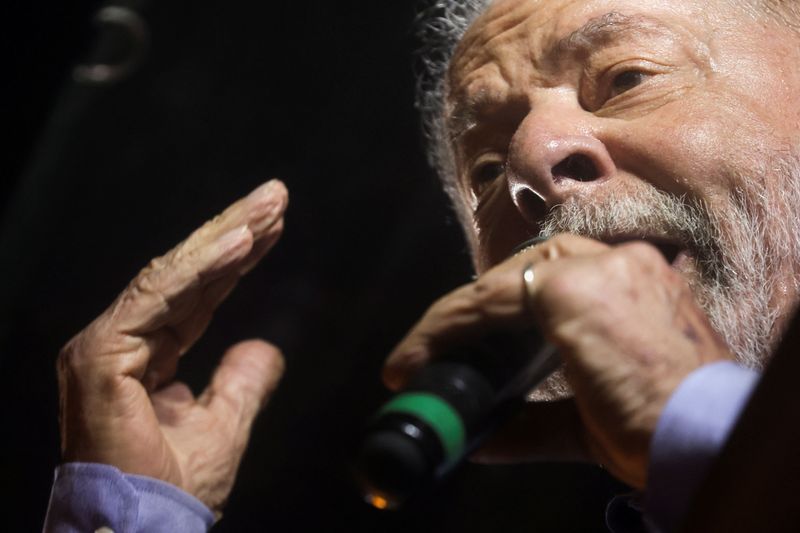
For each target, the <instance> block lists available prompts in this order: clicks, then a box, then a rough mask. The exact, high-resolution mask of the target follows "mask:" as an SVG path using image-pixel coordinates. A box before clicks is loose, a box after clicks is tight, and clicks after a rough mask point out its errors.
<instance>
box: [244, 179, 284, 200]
mask: <svg viewBox="0 0 800 533" xmlns="http://www.w3.org/2000/svg"><path fill="white" fill-rule="evenodd" d="M277 185H278V180H275V179H272V180H269V181H268V182H266V183H264V184H262V185H259V186H258V187H256V188H255V189H253V192H251V193H250V194H248V195H247V197H248V198H257V197H259V196H262V195H265V194H267V193H269V192H270V191H272V190H274V189H275V187H276V186H277Z"/></svg>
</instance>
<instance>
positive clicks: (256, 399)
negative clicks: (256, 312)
mask: <svg viewBox="0 0 800 533" xmlns="http://www.w3.org/2000/svg"><path fill="white" fill-rule="evenodd" d="M283 369H284V362H283V356H282V355H281V352H280V350H278V349H277V348H276V347H274V346H272V345H271V344H268V343H266V342H264V341H260V340H251V341H244V342H240V343H239V344H236V345H235V346H233V347H231V348H230V349H229V350H228V351H227V352H226V353H225V355H224V356H223V358H222V361H221V362H220V364H219V367H217V370H216V371H215V372H214V376H213V378H212V379H211V383H210V384H209V386H208V387H207V388H206V390H205V391H204V392H203V394H202V395H201V396H200V398H198V402H199V403H200V404H201V405H204V406H206V407H207V408H208V409H209V410H210V411H212V412H214V413H215V414H216V415H217V416H218V417H219V418H221V419H223V420H233V421H234V422H235V425H236V428H235V431H236V435H237V436H238V437H240V438H241V439H244V441H243V442H246V440H247V438H248V435H249V432H250V426H251V425H252V422H253V419H255V417H256V415H257V414H258V412H259V410H260V409H261V407H263V406H264V405H265V404H266V402H267V400H268V399H269V397H270V395H271V394H272V392H273V391H274V390H275V388H276V387H277V386H278V382H279V381H280V378H281V376H282V375H283Z"/></svg>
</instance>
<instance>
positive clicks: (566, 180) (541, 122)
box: [506, 105, 616, 223]
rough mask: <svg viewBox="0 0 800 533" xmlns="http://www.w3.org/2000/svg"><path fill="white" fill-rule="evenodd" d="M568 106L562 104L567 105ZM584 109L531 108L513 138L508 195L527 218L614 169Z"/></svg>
mask: <svg viewBox="0 0 800 533" xmlns="http://www.w3.org/2000/svg"><path fill="white" fill-rule="evenodd" d="M565 108H566V109H565ZM593 119H594V116H593V115H591V114H590V113H588V112H587V111H584V110H582V109H570V108H568V106H564V105H561V106H559V105H551V106H548V107H547V108H545V107H544V106H542V107H539V108H538V109H537V108H533V109H532V110H531V111H530V112H529V113H528V115H527V116H526V117H525V118H524V119H523V120H522V122H521V123H520V125H519V127H518V128H517V130H516V132H515V133H514V136H513V138H512V140H511V144H510V146H509V152H508V160H507V162H506V172H507V174H506V175H507V179H508V187H509V191H510V193H511V198H512V199H513V201H514V205H516V207H517V209H518V210H519V211H520V213H521V214H522V216H523V217H524V218H525V219H526V220H527V221H529V222H531V223H536V222H538V221H541V219H542V217H544V215H545V214H546V213H547V211H548V210H549V209H550V208H552V207H553V206H554V205H558V204H560V203H563V202H564V201H565V200H566V199H567V198H569V197H570V196H572V195H574V194H577V193H580V192H583V191H586V192H588V189H589V188H591V187H595V186H597V185H598V184H600V183H601V182H603V181H605V180H607V179H609V178H611V177H612V176H613V175H614V173H615V172H616V168H615V166H614V161H613V160H612V158H611V155H610V154H609V153H608V150H607V148H606V146H605V144H603V142H602V141H600V139H598V138H597V136H596V133H595V131H594V128H593V127H592V121H593Z"/></svg>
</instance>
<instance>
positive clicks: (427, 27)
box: [416, 0, 492, 227]
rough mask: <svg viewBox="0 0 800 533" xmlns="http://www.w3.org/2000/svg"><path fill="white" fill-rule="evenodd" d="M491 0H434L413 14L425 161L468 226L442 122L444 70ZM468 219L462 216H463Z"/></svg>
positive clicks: (417, 102) (444, 93)
mask: <svg viewBox="0 0 800 533" xmlns="http://www.w3.org/2000/svg"><path fill="white" fill-rule="evenodd" d="M491 2H492V0H434V1H433V3H432V4H431V5H429V6H428V7H427V8H425V9H424V10H422V12H421V13H420V14H419V16H418V17H417V24H416V26H417V32H416V35H417V38H418V39H419V40H420V42H421V47H420V49H419V53H418V59H419V64H418V69H417V97H416V107H417V109H418V110H419V112H420V118H421V121H422V132H423V135H424V137H425V141H426V148H427V152H428V162H429V163H430V165H431V166H433V168H434V169H436V171H437V172H438V173H439V177H440V178H441V180H442V184H443V186H444V189H445V191H446V192H447V194H448V195H449V196H450V198H451V199H452V200H453V203H454V204H455V207H456V209H457V211H458V212H459V216H460V217H461V218H462V222H464V223H469V226H467V227H470V226H471V225H472V219H471V214H467V213H464V209H463V205H462V204H463V202H460V201H459V199H458V191H457V190H456V180H455V161H454V157H453V153H452V149H451V148H450V143H449V141H448V136H447V131H446V130H447V129H446V126H445V122H444V111H445V109H444V101H445V96H446V94H447V71H448V68H449V66H450V58H451V57H452V56H453V52H454V51H455V49H456V46H457V45H458V43H459V41H461V38H462V37H463V36H464V33H465V32H466V31H467V28H469V26H470V25H471V24H472V23H473V22H474V20H475V19H476V18H477V17H478V15H480V14H481V13H483V12H484V11H485V10H486V8H487V7H488V6H489V4H490V3H491ZM467 216H468V218H465V217H467Z"/></svg>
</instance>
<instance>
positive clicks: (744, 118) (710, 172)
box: [626, 101, 774, 199]
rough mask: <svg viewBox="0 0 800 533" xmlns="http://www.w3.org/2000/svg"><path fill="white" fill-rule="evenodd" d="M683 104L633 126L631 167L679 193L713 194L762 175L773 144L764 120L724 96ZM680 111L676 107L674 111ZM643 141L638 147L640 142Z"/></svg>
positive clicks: (671, 190)
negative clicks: (723, 100)
mask: <svg viewBox="0 0 800 533" xmlns="http://www.w3.org/2000/svg"><path fill="white" fill-rule="evenodd" d="M714 104H715V105H712V104H711V103H709V102H699V103H694V104H692V103H690V102H685V103H682V104H681V109H680V112H679V113H678V112H673V113H670V114H659V116H657V117H650V118H649V119H648V120H642V121H640V122H639V123H638V124H636V125H635V126H632V130H633V131H632V132H631V133H629V134H628V135H627V137H628V138H630V139H635V141H631V146H630V152H629V153H630V154H635V153H637V152H638V154H640V156H639V157H636V156H628V160H627V165H628V168H626V170H628V169H629V170H630V171H631V172H632V173H633V174H634V175H636V176H638V177H639V178H641V179H644V180H646V181H648V182H651V183H652V184H653V185H654V186H656V187H658V188H660V189H663V190H665V191H668V192H671V193H674V194H679V195H680V194H688V195H690V196H694V197H699V198H705V199H711V198H713V197H717V196H728V194H729V193H730V192H731V191H732V190H734V189H736V188H737V187H739V186H740V185H741V180H742V179H752V178H753V177H757V176H761V175H763V168H764V163H765V158H766V157H768V154H769V153H770V152H771V151H772V149H771V147H770V146H771V145H774V141H773V140H772V138H771V136H770V135H769V133H768V132H767V131H766V128H765V125H764V122H763V121H761V120H759V119H758V118H757V117H754V116H753V115H749V114H747V113H746V112H742V111H741V110H738V111H733V110H732V109H729V106H725V105H721V103H720V102H719V101H715V102H714ZM673 111H677V110H673ZM636 145H638V149H637V148H636V147H635V146H636Z"/></svg>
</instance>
